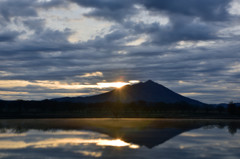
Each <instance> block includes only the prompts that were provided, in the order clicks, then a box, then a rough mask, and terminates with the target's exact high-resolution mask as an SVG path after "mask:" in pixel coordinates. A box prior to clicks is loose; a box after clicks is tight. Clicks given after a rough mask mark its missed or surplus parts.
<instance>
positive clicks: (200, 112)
mask: <svg viewBox="0 0 240 159" xmlns="http://www.w3.org/2000/svg"><path fill="white" fill-rule="evenodd" d="M206 116H207V117H210V118H211V117H213V118H232V117H233V116H234V117H238V116H239V117H240V106H237V105H235V104H234V103H229V104H228V107H223V106H211V105H204V106H194V105H189V104H188V103H185V102H179V103H151V102H145V101H137V102H130V103H122V102H120V101H118V102H102V103H71V102H56V101H52V100H43V101H23V100H17V101H0V117H2V118H5V117H6V118H18V117H31V118H34V117H36V118H38V117H182V118H184V117H196V118H201V117H206Z"/></svg>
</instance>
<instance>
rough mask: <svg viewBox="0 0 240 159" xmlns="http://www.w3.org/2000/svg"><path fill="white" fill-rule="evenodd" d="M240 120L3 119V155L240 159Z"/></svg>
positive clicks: (8, 158) (0, 125)
mask: <svg viewBox="0 0 240 159" xmlns="http://www.w3.org/2000/svg"><path fill="white" fill-rule="evenodd" d="M239 129H240V121H237V120H213V119H212V120H199V119H115V118H114V119H110V118H108V119H6V120H3V119H2V120H0V158H2V159H19V158H24V159H25V158H26V159H32V158H34V159H43V158H44V159H58V158H61V159H79V158H84V159H85V158H86V159H87V158H113V159H118V158H119V159H123V158H124V159H128V158H129V159H133V158H139V159H148V158H168V159H179V158H181V159H193V158H194V159H195V158H197V159H203V158H206V159H216V158H217V159H237V158H240V151H239V150H240V133H239V132H238V130H239Z"/></svg>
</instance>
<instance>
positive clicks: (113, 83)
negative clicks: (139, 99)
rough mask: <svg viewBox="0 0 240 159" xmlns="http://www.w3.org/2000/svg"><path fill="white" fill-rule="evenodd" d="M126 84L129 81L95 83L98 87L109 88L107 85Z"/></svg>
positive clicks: (116, 86) (119, 85)
mask: <svg viewBox="0 0 240 159" xmlns="http://www.w3.org/2000/svg"><path fill="white" fill-rule="evenodd" d="M128 84H129V83H126V82H110V83H97V85H98V86H99V87H100V88H109V87H115V88H121V87H122V86H125V85H128Z"/></svg>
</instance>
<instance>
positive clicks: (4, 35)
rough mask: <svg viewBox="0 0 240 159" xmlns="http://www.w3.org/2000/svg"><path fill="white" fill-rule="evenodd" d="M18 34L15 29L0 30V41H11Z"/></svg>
mask: <svg viewBox="0 0 240 159" xmlns="http://www.w3.org/2000/svg"><path fill="white" fill-rule="evenodd" d="M20 34H21V33H19V32H16V31H8V32H0V43H1V42H13V41H14V40H15V39H16V38H17V37H18V36H19V35H20Z"/></svg>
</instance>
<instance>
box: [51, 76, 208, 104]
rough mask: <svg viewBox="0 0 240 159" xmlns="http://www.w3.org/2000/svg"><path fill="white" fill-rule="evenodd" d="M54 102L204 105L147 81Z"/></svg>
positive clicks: (59, 99) (57, 99) (58, 99)
mask: <svg viewBox="0 0 240 159" xmlns="http://www.w3.org/2000/svg"><path fill="white" fill-rule="evenodd" d="M53 100H54V101H59V102H74V103H78V102H85V103H98V102H106V101H109V102H114V101H121V102H134V101H146V102H164V103H176V102H186V103H188V104H193V105H203V104H204V103H202V102H199V101H197V100H194V99H190V98H187V97H184V96H182V95H180V94H178V93H175V92H173V91H172V90H170V89H168V88H166V87H164V86H163V85H161V84H158V83H156V82H153V81H152V80H148V81H146V82H140V83H137V84H134V85H126V86H123V87H121V88H116V89H114V90H112V91H109V92H107V93H103V94H99V95H94V96H89V97H64V98H56V99H53Z"/></svg>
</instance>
